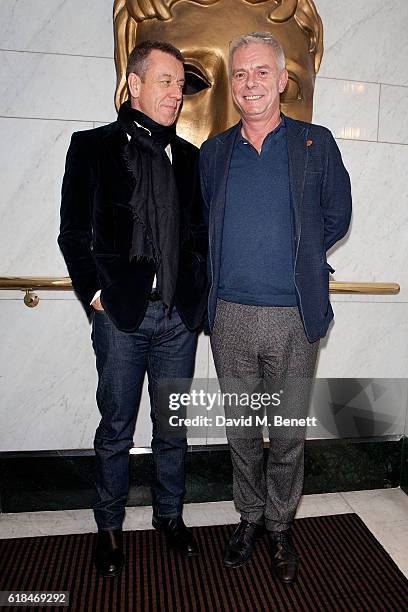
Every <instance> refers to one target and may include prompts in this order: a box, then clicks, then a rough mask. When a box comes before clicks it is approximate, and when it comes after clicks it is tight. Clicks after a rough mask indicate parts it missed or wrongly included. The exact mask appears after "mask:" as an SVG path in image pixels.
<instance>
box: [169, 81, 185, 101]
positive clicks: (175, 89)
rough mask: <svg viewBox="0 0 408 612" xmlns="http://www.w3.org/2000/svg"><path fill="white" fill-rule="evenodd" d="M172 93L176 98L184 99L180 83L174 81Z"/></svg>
mask: <svg viewBox="0 0 408 612" xmlns="http://www.w3.org/2000/svg"><path fill="white" fill-rule="evenodd" d="M170 95H171V97H172V98H175V99H176V100H182V98H183V90H182V88H181V87H180V84H179V83H173V85H172V86H171V91H170Z"/></svg>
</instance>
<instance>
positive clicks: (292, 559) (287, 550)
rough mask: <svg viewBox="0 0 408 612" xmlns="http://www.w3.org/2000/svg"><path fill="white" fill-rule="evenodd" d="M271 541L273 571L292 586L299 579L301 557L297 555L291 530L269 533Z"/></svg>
mask: <svg viewBox="0 0 408 612" xmlns="http://www.w3.org/2000/svg"><path fill="white" fill-rule="evenodd" d="M269 536H270V540H271V555H272V569H273V571H274V573H275V575H276V576H277V578H279V580H280V581H281V582H284V583H285V584H290V583H291V582H294V581H295V580H296V577H297V573H298V567H299V557H298V555H297V553H296V549H295V546H294V544H293V540H292V533H291V530H290V529H286V530H285V531H271V532H269Z"/></svg>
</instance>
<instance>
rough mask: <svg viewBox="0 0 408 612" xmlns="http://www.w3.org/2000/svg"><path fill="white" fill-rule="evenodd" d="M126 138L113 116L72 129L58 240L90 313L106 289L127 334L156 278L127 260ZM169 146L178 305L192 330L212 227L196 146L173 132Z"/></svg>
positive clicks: (199, 315)
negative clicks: (175, 202) (176, 209)
mask: <svg viewBox="0 0 408 612" xmlns="http://www.w3.org/2000/svg"><path fill="white" fill-rule="evenodd" d="M127 142H128V138H127V135H126V133H125V132H124V130H123V129H122V128H121V127H120V126H119V124H118V122H117V121H115V122H114V123H111V124H109V125H106V126H103V127H99V128H96V129H93V130H86V131H83V132H76V133H74V134H73V136H72V139H71V144H70V147H69V149H68V153H67V159H66V166H65V175H64V180H63V184H62V203H61V227H60V235H59V237H58V244H59V246H60V248H61V251H62V253H63V255H64V258H65V262H66V264H67V268H68V272H69V274H70V277H71V280H72V284H73V287H74V290H75V292H76V294H77V296H78V298H79V300H80V301H81V302H82V305H83V306H84V308H85V311H86V313H87V314H88V316H89V317H91V315H92V313H93V308H92V306H90V302H91V300H92V298H93V296H94V295H95V293H96V291H97V290H98V289H101V290H102V292H101V302H102V304H103V307H104V309H105V310H106V312H107V314H108V315H109V317H110V318H111V320H112V321H113V322H114V324H115V325H116V326H117V327H118V329H120V330H122V331H125V332H132V331H135V330H136V329H137V328H138V327H139V325H140V323H141V321H142V319H143V317H144V314H145V312H146V308H147V304H148V300H149V295H150V291H151V287H152V282H153V277H154V273H155V270H154V267H153V265H152V264H151V263H148V262H137V261H136V260H133V261H132V262H129V249H130V245H131V239H132V223H133V221H132V214H131V209H130V206H129V201H130V198H131V194H132V190H133V183H134V179H133V176H132V174H131V173H130V171H129V170H128V169H127V167H126V162H125V159H124V156H123V151H124V147H125V146H126V144H127ZM171 148H172V164H173V168H174V173H175V178H176V184H177V189H178V193H179V202H180V240H179V244H175V245H174V249H175V250H176V249H180V252H179V262H180V263H179V271H178V279H177V288H176V296H175V305H176V307H177V310H178V311H179V314H180V316H181V318H182V320H183V321H184V323H185V324H186V326H187V327H188V328H189V329H190V330H194V329H198V328H199V327H200V326H201V324H202V322H203V318H204V313H205V309H206V297H207V296H206V293H207V280H206V251H207V232H206V227H205V224H204V222H203V218H202V206H201V195H200V189H199V176H198V154H199V151H198V149H197V148H196V147H194V146H193V145H192V144H190V143H188V142H186V141H185V140H183V139H182V138H179V137H176V139H175V141H174V143H173V144H172V145H171Z"/></svg>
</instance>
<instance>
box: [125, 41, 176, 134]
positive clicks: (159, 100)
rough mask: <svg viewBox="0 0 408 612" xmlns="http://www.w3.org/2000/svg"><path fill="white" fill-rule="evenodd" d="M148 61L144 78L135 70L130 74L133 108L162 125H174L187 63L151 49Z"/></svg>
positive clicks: (129, 81)
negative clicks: (184, 65)
mask: <svg viewBox="0 0 408 612" xmlns="http://www.w3.org/2000/svg"><path fill="white" fill-rule="evenodd" d="M147 62H148V66H147V70H146V72H145V75H144V78H143V79H141V78H140V77H139V76H138V75H136V74H133V73H132V74H130V75H129V77H128V85H129V90H130V95H131V105H132V108H136V109H137V110H140V111H141V112H142V113H144V114H145V115H147V116H148V117H150V118H151V119H153V120H154V121H156V123H160V125H172V124H173V123H174V122H175V121H176V119H177V115H178V112H179V110H180V106H181V102H182V100H183V87H184V67H183V64H182V63H181V62H179V60H178V59H176V58H175V57H173V56H172V55H169V54H168V53H164V52H163V51H159V50H158V49H153V51H151V52H150V55H149V57H148V59H147Z"/></svg>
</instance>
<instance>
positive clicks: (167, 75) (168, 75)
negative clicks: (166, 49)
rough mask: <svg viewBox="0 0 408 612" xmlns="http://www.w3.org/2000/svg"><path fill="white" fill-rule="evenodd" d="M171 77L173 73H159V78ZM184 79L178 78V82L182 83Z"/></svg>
mask: <svg viewBox="0 0 408 612" xmlns="http://www.w3.org/2000/svg"><path fill="white" fill-rule="evenodd" d="M164 78H165V79H170V80H171V79H173V75H171V74H167V73H166V72H163V73H162V74H159V79H164ZM184 81H185V79H178V83H180V82H182V83H184Z"/></svg>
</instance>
